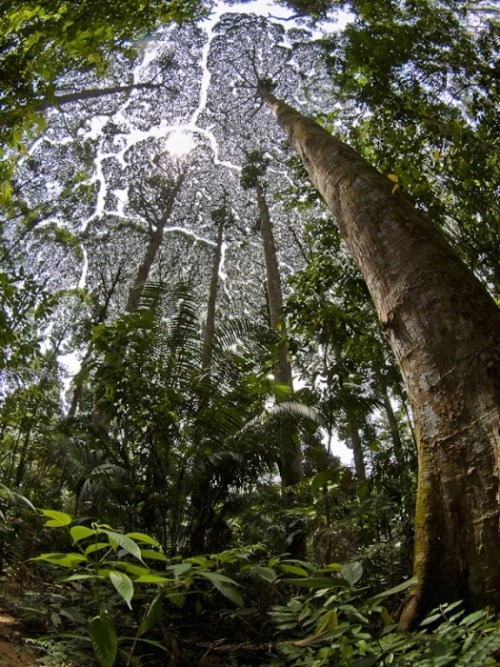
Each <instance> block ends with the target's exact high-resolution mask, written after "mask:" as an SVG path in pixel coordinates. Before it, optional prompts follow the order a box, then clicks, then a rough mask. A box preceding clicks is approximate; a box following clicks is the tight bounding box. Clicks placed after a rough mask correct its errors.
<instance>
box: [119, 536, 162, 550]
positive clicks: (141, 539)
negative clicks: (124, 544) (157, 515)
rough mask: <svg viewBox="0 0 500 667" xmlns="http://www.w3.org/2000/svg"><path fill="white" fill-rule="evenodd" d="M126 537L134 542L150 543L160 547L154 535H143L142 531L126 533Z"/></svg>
mask: <svg viewBox="0 0 500 667" xmlns="http://www.w3.org/2000/svg"><path fill="white" fill-rule="evenodd" d="M126 537H130V539H132V540H135V541H136V542H144V543H145V544H150V545H151V546H152V547H158V548H159V547H160V546H161V545H160V543H159V542H158V540H155V539H154V537H150V536H149V535H145V534H144V533H127V535H126Z"/></svg>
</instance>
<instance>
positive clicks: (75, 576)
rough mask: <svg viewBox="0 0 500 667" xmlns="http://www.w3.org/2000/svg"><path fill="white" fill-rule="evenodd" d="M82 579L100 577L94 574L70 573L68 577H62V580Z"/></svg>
mask: <svg viewBox="0 0 500 667" xmlns="http://www.w3.org/2000/svg"><path fill="white" fill-rule="evenodd" d="M82 579H101V577H98V576H97V575H96V574H71V575H70V576H69V577H64V579H63V580H62V581H81V580H82Z"/></svg>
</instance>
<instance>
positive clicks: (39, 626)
mask: <svg viewBox="0 0 500 667" xmlns="http://www.w3.org/2000/svg"><path fill="white" fill-rule="evenodd" d="M38 586H40V582H38ZM36 588H37V584H36V582H33V581H31V580H25V581H24V582H23V583H21V582H20V580H19V578H18V577H17V576H16V577H13V576H12V574H11V573H9V572H7V573H5V574H4V576H1V577H0V590H1V595H0V667H43V666H45V665H46V666H47V667H48V666H50V667H75V666H74V663H73V662H71V661H68V660H66V659H65V658H63V657H62V656H61V657H60V659H59V658H58V656H57V655H55V654H53V655H51V653H53V651H52V650H51V644H52V643H51V642H45V641H44V640H43V637H44V635H46V633H47V628H46V627H45V625H44V623H43V621H42V618H41V610H40V615H39V614H37V609H36V603H35V604H33V603H34V600H33V593H34V591H35V590H36Z"/></svg>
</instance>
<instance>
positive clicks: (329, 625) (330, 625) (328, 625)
mask: <svg viewBox="0 0 500 667" xmlns="http://www.w3.org/2000/svg"><path fill="white" fill-rule="evenodd" d="M338 627H339V618H338V615H337V612H336V611H335V610H334V609H330V611H327V612H326V614H325V615H324V616H323V618H322V619H321V620H320V621H319V623H318V625H317V626H316V632H317V633H322V632H324V631H325V630H335V629H336V628H338Z"/></svg>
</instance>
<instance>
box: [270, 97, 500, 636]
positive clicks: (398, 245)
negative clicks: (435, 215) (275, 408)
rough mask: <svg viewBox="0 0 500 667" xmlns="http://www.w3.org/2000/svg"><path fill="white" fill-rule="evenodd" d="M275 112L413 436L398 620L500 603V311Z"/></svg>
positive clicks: (311, 125) (360, 179)
mask: <svg viewBox="0 0 500 667" xmlns="http://www.w3.org/2000/svg"><path fill="white" fill-rule="evenodd" d="M259 93H260V95H261V97H262V99H263V100H264V101H265V102H266V104H267V105H268V107H269V108H270V109H271V110H272V111H273V113H274V114H275V115H276V117H277V120H278V122H279V124H280V125H281V127H282V128H283V129H284V130H285V132H286V133H287V135H288V139H289V141H290V143H291V145H292V146H293V148H294V149H295V150H296V151H297V153H298V154H299V155H300V157H301V159H302V161H303V163H304V165H305V167H306V168H307V170H308V172H309V175H310V178H311V180H312V182H313V183H314V185H315V186H316V187H317V188H318V190H319V192H320V193H321V194H322V196H323V197H324V199H325V201H326V203H327V204H328V206H329V208H330V211H331V212H332V214H333V217H334V220H335V223H336V224H337V226H338V228H339V230H340V231H341V233H342V235H343V237H344V239H345V242H346V244H347V245H348V247H349V249H350V252H351V253H352V255H353V257H354V259H355V260H356V262H357V264H358V266H359V268H360V269H361V271H362V273H363V275H364V278H365V281H366V283H367V285H368V288H369V290H370V293H371V296H372V299H373V301H374V303H375V307H376V310H377V313H378V317H379V320H380V322H381V325H382V327H383V329H384V331H385V333H386V335H387V337H388V340H389V342H390V344H391V347H392V349H393V351H394V354H395V356H396V359H397V361H398V364H399V367H400V369H401V373H402V375H403V379H404V381H405V384H406V387H407V390H408V395H409V399H410V404H411V406H412V411H413V414H414V421H415V429H416V434H417V441H418V457H419V479H418V490H417V508H416V526H415V530H416V535H415V541H416V545H415V561H414V572H415V574H416V576H417V578H418V583H417V585H416V587H415V589H414V590H413V591H412V596H411V598H410V600H409V602H408V604H407V605H406V608H405V610H404V612H403V616H402V619H401V624H402V627H410V626H411V625H412V624H413V623H414V622H415V620H416V619H417V618H418V616H419V615H420V614H421V613H423V612H425V611H427V610H428V609H429V608H431V607H432V606H434V605H435V604H437V603H440V602H443V601H449V600H454V599H463V600H465V602H466V604H468V605H469V606H471V607H476V608H478V607H485V606H489V607H491V608H494V609H499V608H500V566H499V555H500V531H499V487H498V483H499V467H500V311H499V309H498V307H497V306H496V304H495V302H494V301H493V299H491V298H490V296H489V295H488V294H487V292H486V291H485V289H484V288H483V287H482V285H481V284H480V283H479V282H478V281H477V280H476V278H475V277H474V275H473V274H472V273H471V272H470V271H469V270H468V269H467V268H466V267H465V265H464V264H463V263H462V262H461V261H460V259H459V258H458V256H457V255H456V254H455V253H454V251H453V250H452V249H451V248H450V247H449V246H448V244H447V243H446V241H445V240H444V238H443V236H442V235H441V234H440V233H439V232H438V231H437V230H436V229H435V228H434V227H433V226H432V224H431V223H430V221H429V220H428V219H427V218H426V217H425V216H424V215H423V214H422V213H420V212H418V211H417V210H416V209H415V208H414V207H413V206H412V205H411V204H410V203H409V202H408V201H407V200H406V199H405V198H404V197H403V196H402V195H401V194H400V193H399V192H396V193H393V192H392V183H390V182H389V180H388V179H386V178H385V177H384V176H382V175H381V174H380V173H378V172H377V171H376V170H375V169H374V168H373V167H371V166H370V165H369V164H368V163H367V162H366V161H365V160H364V159H363V158H362V157H361V156H360V155H358V154H357V153H356V152H355V151H354V150H352V149H351V148H350V147H348V146H346V145H345V144H343V143H342V142H340V141H338V140H336V139H335V138H334V137H332V136H331V135H330V134H329V133H328V132H327V131H326V130H324V129H323V128H321V127H320V126H319V125H318V124H317V123H315V122H314V121H313V120H311V119H308V118H305V117H304V116H302V115H301V114H299V113H298V112H297V111H295V110H294V109H292V108H291V107H289V106H288V105H286V104H284V103H283V102H281V101H280V100H278V99H277V98H276V97H275V96H274V95H272V94H271V93H269V92H268V91H267V90H266V89H264V87H263V86H259Z"/></svg>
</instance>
